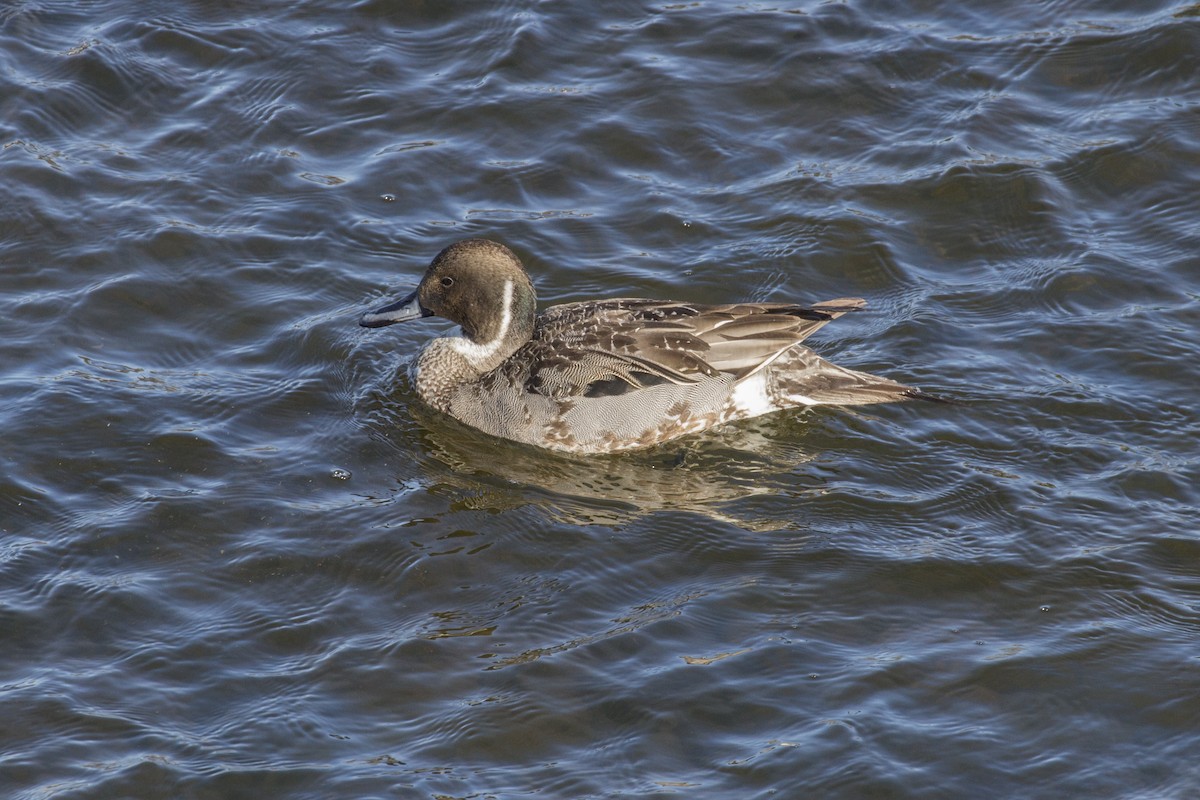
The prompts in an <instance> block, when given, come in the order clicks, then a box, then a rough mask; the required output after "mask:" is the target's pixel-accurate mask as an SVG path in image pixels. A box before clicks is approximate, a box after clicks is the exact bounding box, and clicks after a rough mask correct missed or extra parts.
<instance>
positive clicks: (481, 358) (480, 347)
mask: <svg viewBox="0 0 1200 800" xmlns="http://www.w3.org/2000/svg"><path fill="white" fill-rule="evenodd" d="M512 304H513V282H512V281H505V282H504V307H503V308H502V309H501V311H500V330H498V331H496V338H494V339H492V340H491V341H490V342H484V343H482V344H480V343H479V342H472V341H471V340H470V339H468V338H467V337H465V336H452V337H450V346H451V347H453V348H454V349H455V350H457V351H458V352H459V353H460V354H461V355H462V357H463V358H465V359H467V361H468V362H469V363H470V364H471V366H473V367H475V368H476V369H478V368H480V367H481V365H483V364H485V363H486V362H487V361H488V359H490V358H491V357H492V356H494V355H496V353H497V352H498V351H499V350H500V348H501V346H503V344H504V339H505V337H506V336H508V329H509V328H510V327H512Z"/></svg>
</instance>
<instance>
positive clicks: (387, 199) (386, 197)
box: [379, 194, 396, 203]
mask: <svg viewBox="0 0 1200 800" xmlns="http://www.w3.org/2000/svg"><path fill="white" fill-rule="evenodd" d="M379 199H380V200H382V201H383V202H385V203H392V202H395V200H396V195H394V194H381V195H379Z"/></svg>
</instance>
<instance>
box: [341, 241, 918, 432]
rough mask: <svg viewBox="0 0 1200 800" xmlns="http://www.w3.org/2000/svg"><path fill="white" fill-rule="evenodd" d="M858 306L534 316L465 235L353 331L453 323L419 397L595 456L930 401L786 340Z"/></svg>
mask: <svg viewBox="0 0 1200 800" xmlns="http://www.w3.org/2000/svg"><path fill="white" fill-rule="evenodd" d="M865 305H866V301H864V300H861V299H859V298H856V297H851V298H842V299H839V300H828V301H826V302H823V303H817V304H816V305H813V306H811V307H804V306H798V305H792V304H789V303H737V304H731V305H699V304H695V303H683V302H675V301H664V300H637V299H615V300H588V301H584V302H579V303H566V304H563V305H558V306H553V307H551V308H548V309H546V310H545V311H543V312H542V313H541V314H538V313H537V295H536V293H535V292H534V289H533V284H532V283H531V282H530V280H529V276H528V275H527V274H526V272H525V268H524V267H523V266H522V265H521V261H520V259H518V258H517V256H516V255H515V254H514V253H513V252H512V251H511V250H509V249H508V248H507V247H505V246H504V245H502V244H498V243H496V242H492V241H488V240H486V239H467V240H466V241H461V242H457V243H455V244H452V245H450V246H449V247H447V248H446V249H445V250H443V251H442V252H440V253H438V255H437V257H436V258H434V259H433V262H432V263H431V264H430V265H429V268H428V269H427V270H426V271H425V276H424V277H423V278H422V279H421V283H420V285H419V286H418V287H417V288H416V290H415V291H413V292H412V293H411V294H409V295H408V296H407V297H405V298H404V299H402V300H400V301H398V302H396V303H392V304H391V305H388V306H384V307H383V308H380V309H378V310H376V311H371V312H368V313H366V314H364V315H363V316H362V319H361V320H360V321H359V324H361V325H363V326H364V327H367V328H379V327H383V326H384V325H391V324H393V323H396V322H404V321H406V320H411V319H417V318H418V317H429V316H439V317H444V318H446V319H448V320H450V321H452V322H456V323H458V324H459V325H461V326H462V334H461V335H458V336H443V337H441V338H437V339H434V340H433V341H432V342H430V343H429V344H428V345H427V346H426V347H425V349H423V350H422V351H421V354H420V356H419V357H418V358H417V361H416V370H415V383H416V389H417V394H419V395H420V396H421V398H422V399H423V400H425V402H427V403H428V404H429V405H431V406H433V407H434V408H436V409H438V410H440V411H443V412H445V413H447V414H449V415H450V416H452V417H454V418H456V419H458V420H459V421H461V422H464V423H466V424H467V425H470V426H472V427H474V428H478V429H479V430H482V431H484V432H486V433H490V434H492V435H494V436H500V437H503V438H505V439H512V440H514V441H518V442H525V443H527V444H533V445H537V446H539V447H547V448H550V449H553V450H563V451H568V452H574V453H607V452H615V451H618V450H629V449H633V448H638V447H647V446H649V445H653V444H658V443H659V442H665V441H667V440H669V439H674V438H676V437H678V436H683V435H685V434H689V433H695V432H697V431H702V430H705V429H707V428H712V427H714V426H717V425H722V424H724V423H726V422H730V421H732V420H737V419H745V418H747V417H755V416H759V415H760V414H768V413H770V412H773V411H779V410H781V409H785V408H793V407H796V406H812V405H820V404H827V405H860V404H866V403H886V402H891V401H896V400H907V399H911V398H923V399H937V398H934V397H932V396H930V395H926V394H923V393H922V392H919V391H917V390H916V389H914V388H912V387H909V386H905V385H904V384H901V383H896V382H895V381H891V380H888V379H887V378H880V377H877V376H875V375H868V374H867V373H865V372H856V371H854V370H849V369H845V368H844V367H839V366H836V365H835V364H831V363H830V362H828V361H826V360H825V359H823V358H821V357H820V356H818V355H817V354H816V353H814V352H813V351H812V350H810V349H808V348H807V347H804V346H803V345H801V344H800V343H801V342H802V341H804V340H805V339H806V338H807V337H808V336H809V334H811V333H813V331H815V330H817V329H818V328H820V327H821V326H823V325H824V324H825V323H827V322H829V321H830V320H833V319H836V318H837V317H840V316H841V315H842V314H845V313H847V312H850V311H857V310H859V309H861V308H863V307H864V306H865Z"/></svg>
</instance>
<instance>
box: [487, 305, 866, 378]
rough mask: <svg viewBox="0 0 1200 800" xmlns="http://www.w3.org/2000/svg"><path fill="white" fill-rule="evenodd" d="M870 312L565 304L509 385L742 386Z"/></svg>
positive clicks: (549, 318)
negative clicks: (816, 337) (810, 341)
mask: <svg viewBox="0 0 1200 800" xmlns="http://www.w3.org/2000/svg"><path fill="white" fill-rule="evenodd" d="M865 305H866V301H864V300H861V299H859V298H842V299H838V300H829V301H826V302H823V303H818V304H816V305H814V306H811V307H808V306H798V305H793V304H785V303H742V304H731V305H696V304H691V303H681V302H672V301H659V300H639V299H616V300H603V301H588V302H582V303H567V304H564V305H559V306H553V307H551V308H549V309H547V310H546V311H545V312H544V313H542V314H541V315H540V316H539V317H538V319H537V322H536V324H535V328H534V334H533V338H532V339H531V340H530V342H529V343H527V344H526V345H524V347H522V348H521V350H520V351H518V353H517V354H515V355H514V358H512V359H509V361H508V362H507V364H509V365H513V366H512V367H509V368H510V369H512V368H517V369H522V370H524V374H523V375H520V376H517V375H511V376H509V377H510V379H518V380H521V381H522V382H523V383H524V384H525V388H526V390H527V391H530V392H536V393H538V394H542V395H545V396H548V397H552V398H555V399H559V400H563V399H568V398H571V397H581V396H583V397H598V396H604V395H612V394H621V393H624V392H627V391H631V390H634V389H640V388H644V387H647V386H654V385H658V384H661V383H668V382H669V383H675V384H693V383H697V382H699V381H701V380H703V379H704V378H706V377H709V378H716V377H718V376H720V375H722V374H726V375H729V376H731V377H732V379H733V380H739V379H741V378H744V377H746V376H748V375H751V374H753V373H754V372H756V371H758V370H760V369H763V368H764V367H766V366H767V365H769V364H770V363H771V362H772V361H774V360H775V359H776V358H778V357H779V355H780V354H782V353H783V352H785V351H786V350H787V349H788V348H790V347H792V346H793V345H796V344H798V343H800V342H802V341H803V340H804V339H805V338H807V337H808V336H809V335H810V334H812V333H813V332H814V331H816V330H817V329H818V328H820V327H821V326H822V325H825V324H826V323H828V322H830V321H831V320H833V319H836V318H837V317H839V316H841V315H842V314H845V313H847V312H850V311H857V310H858V309H860V308H862V307H864V306H865ZM516 365H520V366H516Z"/></svg>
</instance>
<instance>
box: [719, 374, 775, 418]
mask: <svg viewBox="0 0 1200 800" xmlns="http://www.w3.org/2000/svg"><path fill="white" fill-rule="evenodd" d="M729 403H730V405H732V406H733V408H734V409H735V410H736V411H737V412H738V413H740V414H744V415H746V416H747V417H757V416H761V415H763V414H769V413H771V412H772V411H778V410H779V406H777V405H775V404H774V403H772V402H771V398H770V396H769V395H768V394H767V373H765V372H756V373H754V374H753V375H751V376H749V377H747V378H743V379H742V380H740V381H738V382H737V383H735V384H734V385H733V391H732V392H731V393H730V395H729Z"/></svg>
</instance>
